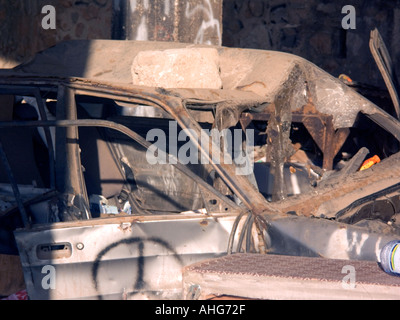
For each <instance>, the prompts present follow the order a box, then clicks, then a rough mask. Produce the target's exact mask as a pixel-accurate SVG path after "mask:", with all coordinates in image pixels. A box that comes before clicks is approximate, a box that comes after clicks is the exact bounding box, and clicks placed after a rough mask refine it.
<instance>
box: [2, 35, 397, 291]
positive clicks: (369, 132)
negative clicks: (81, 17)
mask: <svg viewBox="0 0 400 320" xmlns="http://www.w3.org/2000/svg"><path fill="white" fill-rule="evenodd" d="M182 57H183V58H182ZM184 57H186V59H189V58H188V57H191V58H190V59H189V60H190V63H188V62H186V64H185V61H184V60H185V59H184ZM180 59H181V61H180ZM196 59H198V61H200V62H196V61H197V60H196ZM171 61H172V62H171ZM182 61H183V62H182ZM205 61H206V62H207V61H208V62H207V63H206V62H205ZM208 63H209V64H208ZM171 65H173V66H175V67H176V66H177V65H178V66H179V67H177V68H178V69H176V70H174V68H171ZM163 66H164V67H163ZM159 68H161V69H159ZM185 72H186V74H190V77H192V78H191V79H190V80H189V81H187V79H184V78H185V77H184V74H185ZM168 73H169V74H168ZM182 79H183V80H182ZM166 84H170V85H169V86H167V85H166ZM0 99H1V107H2V109H1V110H2V114H1V116H2V121H1V122H0V128H1V131H0V132H1V145H0V155H1V160H2V165H1V169H0V170H1V179H2V180H1V184H0V189H1V192H0V197H1V198H0V200H1V204H2V207H1V210H2V212H1V213H0V221H3V222H2V223H1V224H2V225H7V226H8V225H9V224H13V225H14V226H15V228H16V230H15V232H14V235H15V243H14V242H13V239H14V238H13V237H12V235H10V234H8V235H7V233H6V231H7V230H9V229H7V230H6V228H5V227H4V230H2V234H5V236H4V237H2V240H4V241H3V244H2V248H3V247H4V250H8V251H10V252H18V253H19V255H20V258H21V263H22V267H23V271H24V278H25V283H26V287H27V291H28V294H29V297H30V298H31V299H79V298H80V299H91V298H95V299H171V298H172V299H184V298H196V297H199V296H198V295H196V294H193V288H195V287H193V286H191V287H190V289H187V288H186V289H183V285H182V273H183V271H182V270H183V268H184V267H186V266H189V265H192V264H194V263H199V262H201V261H204V260H208V259H213V258H219V257H225V256H227V255H228V256H230V255H232V256H234V255H235V254H237V253H239V254H240V253H243V254H254V255H257V257H258V256H259V255H266V256H269V255H271V256H273V255H279V256H293V257H319V258H323V259H326V260H330V259H342V260H358V261H374V262H376V261H377V260H378V254H379V251H380V249H381V248H382V247H383V246H384V245H385V244H386V243H387V242H389V241H391V240H395V239H399V238H400V219H399V218H398V217H399V214H400V193H399V187H400V172H399V170H400V168H399V166H398V161H399V159H400V158H399V157H400V154H399V153H398V151H399V144H398V142H399V141H400V124H399V121H398V118H397V115H396V110H395V109H394V108H393V105H392V103H391V101H390V100H386V102H385V104H384V105H379V106H378V105H377V104H375V103H373V102H371V100H369V99H367V98H366V97H364V96H363V95H362V94H360V93H359V92H357V90H356V89H355V88H352V87H351V86H350V85H347V84H346V83H344V82H343V81H341V80H340V79H337V78H334V77H332V76H330V75H329V74H327V73H326V72H324V71H323V70H321V69H319V68H318V67H316V66H315V65H313V64H312V63H310V62H308V61H306V60H304V59H302V58H300V57H297V56H294V55H290V54H286V53H282V52H273V51H262V50H251V49H236V48H226V47H210V46H202V45H188V44H182V43H165V42H135V41H106V40H93V41H68V42H64V43H61V44H58V45H56V46H55V47H52V48H49V49H48V50H45V51H43V52H41V53H39V54H37V56H36V57H35V58H34V59H33V60H32V61H31V62H29V63H26V64H22V65H20V66H18V67H16V68H14V69H12V70H2V72H1V73H0ZM381 100H383V99H381ZM387 101H389V102H387ZM155 128H156V129H159V130H160V131H157V132H163V133H165V136H164V137H163V139H161V135H153V137H152V139H151V140H150V139H149V135H148V134H149V131H150V130H152V129H155ZM171 128H173V129H174V130H175V131H171ZM212 129H216V130H217V131H216V132H222V131H224V130H225V131H224V132H225V133H229V134H230V135H231V136H230V137H231V138H232V139H231V141H233V140H234V139H236V140H235V143H236V142H237V139H239V140H240V141H239V143H238V145H240V146H243V145H245V146H246V149H243V148H244V147H243V148H242V149H240V152H241V155H244V157H243V159H244V161H241V162H240V163H239V162H238V161H235V159H238V158H237V154H236V155H235V152H236V150H233V149H232V148H231V149H229V148H228V149H229V150H230V151H229V152H226V148H225V147H226V146H225V145H224V142H221V143H219V144H218V143H200V142H201V141H209V142H210V140H208V138H209V133H210V132H211V131H212ZM246 130H252V131H251V132H253V133H254V136H253V138H252V139H250V138H249V136H248V135H246ZM237 132H241V133H240V134H237V135H235V134H236V133H237ZM234 133H235V134H234ZM229 134H228V135H229ZM174 135H176V136H175V137H174ZM156 136H157V137H156ZM177 137H179V138H178V139H177ZM164 138H165V139H164ZM203 138H204V140H202V139H203ZM223 138H224V137H223V136H219V137H218V138H217V140H218V139H219V140H220V141H227V140H224V139H223ZM225 138H226V137H225ZM248 139H250V140H252V141H248ZM213 141H214V142H216V141H215V140H213ZM225 143H226V142H225ZM189 144H190V145H189ZM208 146H209V148H208ZM228 147H229V146H228ZM224 148H225V149H224ZM250 149H251V150H250ZM193 150H195V151H193ZM188 153H190V157H189V156H188ZM149 154H150V155H152V156H153V158H152V159H153V160H154V161H153V162H151V161H149ZM373 155H378V156H379V158H380V159H381V161H380V162H379V163H377V164H375V165H374V166H372V167H371V168H369V169H367V170H362V171H360V170H359V168H360V166H361V164H362V163H363V161H364V160H365V159H367V158H369V157H371V156H373ZM182 156H187V157H189V158H190V159H191V160H193V161H186V162H185V161H182ZM227 156H228V158H229V159H231V160H232V161H217V160H216V159H226V157H227ZM160 159H161V160H162V161H161V160H160ZM185 159H187V158H185ZM165 160H167V161H165ZM197 160H198V161H197ZM246 161H247V162H246ZM246 164H247V165H250V168H251V170H244V171H240V170H239V171H238V168H239V169H240V167H243V166H246ZM7 237H8V238H7ZM3 238H4V239H3ZM45 266H51V267H53V268H54V271H55V283H56V286H55V288H50V289H49V288H46V287H45V286H43V282H42V281H43V276H44V274H43V267H45ZM339 272H340V270H339ZM397 290H398V289H397ZM230 294H232V293H230ZM232 295H234V294H232ZM248 297H250V298H257V297H253V296H248ZM259 298H263V297H259Z"/></svg>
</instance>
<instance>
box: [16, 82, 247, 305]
mask: <svg viewBox="0 0 400 320" xmlns="http://www.w3.org/2000/svg"><path fill="white" fill-rule="evenodd" d="M60 95H61V96H60ZM62 95H66V96H67V97H68V98H66V97H65V96H62ZM117 100H118V99H99V98H98V97H95V96H91V95H90V94H82V92H80V94H79V95H77V94H76V93H75V91H74V90H72V89H67V90H59V96H58V102H59V103H58V110H60V109H62V106H63V105H62V104H63V103H64V104H66V105H64V109H65V110H67V109H68V108H73V109H74V110H69V111H68V112H66V113H63V114H64V116H65V118H66V120H67V121H66V122H63V125H65V126H66V127H67V128H68V129H71V128H72V129H73V130H69V133H68V130H66V131H67V132H66V133H65V132H64V135H60V136H62V137H63V139H64V141H66V142H67V143H71V141H72V144H71V145H70V146H68V147H65V146H62V145H59V144H60V143H62V140H61V139H60V138H59V139H58V140H56V141H57V145H56V172H61V173H62V174H58V177H59V176H60V175H61V176H62V177H63V178H64V180H63V181H62V183H60V185H61V186H62V191H64V193H65V194H66V196H65V195H64V197H61V199H62V201H63V206H62V208H64V210H65V212H68V214H65V212H60V211H61V210H60V209H59V208H60V207H58V209H55V211H57V210H58V212H54V210H53V213H54V215H56V216H58V219H55V220H54V219H52V220H51V221H50V220H46V219H47V218H46V217H47V216H46V217H42V218H41V219H39V220H40V221H41V222H42V223H40V224H34V225H32V226H31V227H30V228H21V229H18V230H17V231H16V232H15V238H16V241H17V245H18V249H19V252H20V257H21V263H22V267H23V270H24V277H25V282H26V286H27V290H28V294H29V297H30V298H31V299H92V298H94V299H142V298H145V299H164V298H174V299H176V298H182V296H181V294H182V284H181V279H182V273H181V271H182V268H183V267H184V266H185V265H188V264H191V263H194V262H197V261H200V260H204V259H208V258H213V257H218V256H221V255H224V254H226V252H227V247H228V242H229V237H230V233H231V230H232V226H233V224H234V221H235V218H236V217H237V215H238V213H239V212H240V210H241V208H240V207H239V206H238V205H236V204H235V203H234V202H233V201H231V200H230V199H228V198H227V197H226V196H224V195H222V194H220V193H219V192H217V191H216V190H215V189H214V188H213V187H212V184H210V183H208V182H207V179H208V178H209V176H210V171H207V169H204V168H202V166H201V164H200V165H197V164H196V165H192V166H190V165H187V166H182V165H179V164H178V165H176V164H175V163H174V164H171V163H162V164H160V163H157V164H155V165H154V164H150V163H149V161H148V160H149V159H148V158H147V157H148V152H147V151H148V148H147V147H146V145H147V146H149V145H151V143H148V141H147V144H146V143H145V142H146V138H145V137H146V135H147V134H146V133H147V132H148V131H149V130H151V129H154V128H158V129H160V130H161V129H162V128H163V127H164V129H165V128H168V129H170V128H171V125H174V124H175V125H176V122H174V120H173V119H172V118H171V117H169V118H168V117H166V116H165V114H162V115H161V116H160V115H159V114H158V113H157V112H156V113H154V111H157V108H155V109H154V106H146V105H137V104H136V105H128V106H127V105H125V107H123V106H121V104H118V103H117V102H118V101H117ZM127 107H129V108H127ZM139 107H141V108H143V107H147V109H145V110H146V111H151V112H153V113H152V116H149V114H146V115H145V116H141V115H140V111H138V110H136V109H140V108H139ZM134 110H136V111H138V112H139V113H135V112H133V111H134ZM158 111H159V110H158ZM132 112H133V113H132ZM127 114H128V115H127ZM157 114H158V115H157ZM58 116H59V114H58ZM104 119H107V120H106V121H107V122H104ZM60 120H61V119H60ZM68 121H70V122H68ZM74 121H75V122H74ZM105 123H106V124H107V125H105ZM88 124H90V125H88ZM69 125H70V126H69ZM121 126H123V128H125V129H124V130H125V132H128V133H129V136H127V135H126V134H123V133H122V132H121V131H119V130H115V128H117V129H118V128H121ZM77 128H79V129H77ZM57 129H60V128H57ZM56 132H57V131H56ZM168 133H169V132H168ZM132 137H136V138H137V140H134V139H132ZM170 138H173V137H168V138H167V140H168V141H171V140H170ZM75 142H77V143H75ZM182 143H184V142H181V144H182ZM178 147H179V144H178ZM166 149H167V148H166ZM59 150H63V152H60V151H59ZM166 151H167V150H159V152H166ZM57 152H58V153H57ZM60 155H64V157H65V158H63V159H64V160H65V159H66V160H65V161H64V162H62V159H61V156H60ZM77 156H78V157H77ZM58 161H61V163H62V165H61V166H64V167H61V168H60V163H58V164H57V162H58ZM77 169H79V170H77ZM57 170H58V171H57ZM77 195H79V199H78V201H77V200H76V198H77ZM53 208H54V207H53ZM77 208H78V209H77ZM76 212H79V213H80V216H79V217H78V216H77V215H75V216H74V214H75V213H76ZM82 212H84V214H81V213H82ZM39 216H40V213H39ZM65 217H68V218H67V219H65ZM74 218H76V219H74ZM54 221H56V222H54Z"/></svg>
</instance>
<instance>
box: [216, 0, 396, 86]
mask: <svg viewBox="0 0 400 320" xmlns="http://www.w3.org/2000/svg"><path fill="white" fill-rule="evenodd" d="M345 5H352V6H354V8H355V11H356V29H348V30H345V29H343V28H342V19H343V18H345V16H346V14H342V8H343V7H344V6H345ZM223 8H224V11H223V45H226V46H235V47H242V48H256V49H269V50H279V51H285V52H289V53H293V54H296V55H299V56H302V57H304V58H306V59H308V60H310V61H312V62H314V63H315V64H316V65H318V66H320V67H321V68H323V69H324V70H326V71H328V72H329V73H331V74H333V75H335V76H338V75H340V74H341V73H345V74H347V75H349V76H350V77H351V78H352V79H353V80H355V81H358V82H362V83H366V84H371V85H376V86H381V87H382V86H384V83H383V80H382V77H381V76H380V74H379V70H378V68H377V67H376V65H375V62H374V60H373V58H372V55H371V53H370V49H369V37H370V31H371V30H373V29H374V28H378V30H379V31H380V33H381V35H382V37H383V39H384V41H385V43H386V45H387V47H388V51H389V53H390V54H391V57H392V60H393V62H394V64H395V65H396V71H397V74H400V1H399V0H391V1H380V0H372V1H366V0H364V1H354V0H353V1H352V0H337V1H332V0H307V1H301V0H224V3H223Z"/></svg>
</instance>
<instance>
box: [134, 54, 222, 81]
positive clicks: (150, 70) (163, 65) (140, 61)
mask: <svg viewBox="0 0 400 320" xmlns="http://www.w3.org/2000/svg"><path fill="white" fill-rule="evenodd" d="M131 72H132V82H133V84H135V85H141V86H150V87H162V88H203V89H221V88H222V80H221V77H220V67H219V54H218V51H217V50H216V49H214V48H182V49H167V50H163V51H141V52H139V53H138V54H137V55H136V56H135V58H134V60H133V63H132V68H131Z"/></svg>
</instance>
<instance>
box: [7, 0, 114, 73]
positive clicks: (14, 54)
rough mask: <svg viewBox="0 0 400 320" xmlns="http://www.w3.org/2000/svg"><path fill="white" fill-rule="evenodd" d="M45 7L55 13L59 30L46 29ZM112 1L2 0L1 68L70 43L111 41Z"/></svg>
mask: <svg viewBox="0 0 400 320" xmlns="http://www.w3.org/2000/svg"><path fill="white" fill-rule="evenodd" d="M45 5H52V6H54V8H55V9H56V29H54V30H53V29H47V30H45V29H43V28H42V19H43V18H44V17H45V16H46V14H42V8H43V7H44V6H45ZM111 20H112V1H110V0H86V1H84V0H82V1H76V0H19V1H10V0H0V67H3V68H4V67H12V66H15V65H16V64H18V63H20V62H22V61H25V60H27V59H29V58H31V57H32V56H33V55H34V54H35V52H37V51H41V50H43V49H46V48H48V47H50V46H53V45H55V44H56V43H58V42H60V41H62V40H67V39H88V38H89V39H90V38H91V39H96V38H98V39H109V38H110V37H111Z"/></svg>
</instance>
